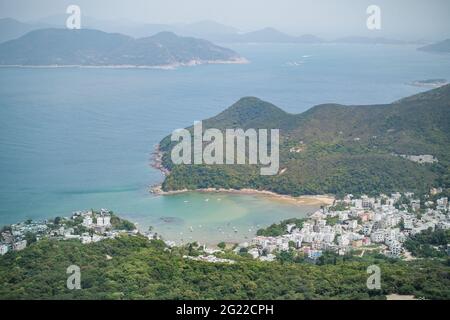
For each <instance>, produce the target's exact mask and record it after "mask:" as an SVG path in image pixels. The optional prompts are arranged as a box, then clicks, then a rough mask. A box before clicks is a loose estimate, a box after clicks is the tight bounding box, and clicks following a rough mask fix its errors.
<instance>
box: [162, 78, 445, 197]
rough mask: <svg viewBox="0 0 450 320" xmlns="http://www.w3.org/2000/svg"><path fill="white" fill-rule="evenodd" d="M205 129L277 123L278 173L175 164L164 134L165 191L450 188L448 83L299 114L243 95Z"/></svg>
mask: <svg viewBox="0 0 450 320" xmlns="http://www.w3.org/2000/svg"><path fill="white" fill-rule="evenodd" d="M206 128H219V129H225V128H243V129H247V128H255V129H257V128H267V129H269V128H279V129H280V172H279V174H278V175H275V176H261V175H260V174H259V168H258V167H257V166H256V165H232V166H230V165H209V166H208V165H176V166H174V165H173V164H172V162H171V159H170V150H171V148H172V147H173V145H174V144H173V143H171V142H170V137H166V138H165V139H163V140H162V141H161V143H160V148H161V150H162V151H163V152H164V155H163V164H164V166H165V167H166V168H168V169H169V170H171V174H170V175H169V176H167V177H166V179H165V181H164V183H163V189H164V190H179V189H184V188H188V189H196V188H219V187H223V188H236V189H239V188H255V189H261V190H262V189H264V190H271V191H275V192H278V193H282V194H291V195H302V194H323V193H332V194H338V195H340V194H344V193H354V194H361V193H369V194H373V193H380V192H385V193H388V192H393V191H408V190H409V191H426V190H428V189H429V188H430V187H432V186H443V187H447V188H448V187H449V186H450V178H449V177H450V172H449V164H450V152H449V150H450V149H449V146H450V85H447V86H444V87H441V88H438V89H434V90H431V91H428V92H425V93H421V94H417V95H414V96H411V97H408V98H405V99H401V100H399V101H396V102H394V103H391V104H385V105H366V106H345V105H337V104H325V105H318V106H315V107H313V108H311V109H310V110H308V111H306V112H304V113H302V114H297V115H294V114H289V113H286V112H284V111H283V110H281V109H280V108H278V107H276V106H274V105H272V104H270V103H268V102H265V101H262V100H260V99H258V98H254V97H247V98H242V99H240V100H239V101H238V102H236V103H235V104H234V105H232V106H231V107H229V108H228V109H226V110H225V111H223V112H222V113H220V114H218V115H217V116H215V117H213V118H210V119H207V120H205V121H203V129H204V130H205V129H206ZM189 129H192V128H189ZM402 155H403V156H418V155H430V156H433V157H434V159H437V162H434V163H418V162H415V161H412V160H410V159H406V158H405V157H403V156H402ZM282 169H285V170H282ZM281 171H283V173H282V174H281Z"/></svg>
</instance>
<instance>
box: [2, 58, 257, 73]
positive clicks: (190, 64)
mask: <svg viewBox="0 0 450 320" xmlns="http://www.w3.org/2000/svg"><path fill="white" fill-rule="evenodd" d="M247 63H250V61H249V60H247V59H246V58H243V57H239V58H235V59H230V60H190V61H188V62H176V63H171V64H164V65H154V66H153V65H128V64H122V65H64V64H63V65H57V64H52V65H26V64H24V65H22V64H11V65H6V64H5V65H0V68H38V69H53V68H83V69H157V70H175V69H177V68H180V67H194V66H199V65H206V64H247Z"/></svg>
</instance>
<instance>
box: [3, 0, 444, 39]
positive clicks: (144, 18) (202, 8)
mask: <svg viewBox="0 0 450 320" xmlns="http://www.w3.org/2000/svg"><path fill="white" fill-rule="evenodd" d="M69 4H77V5H79V6H80V7H81V11H82V15H85V16H89V17H94V18H98V19H107V20H115V19H127V20H131V21H135V22H148V23H179V22H182V23H184V22H195V21H200V20H206V19H208V20H214V21H217V22H220V23H223V24H228V25H231V26H234V27H237V28H239V29H241V30H243V31H250V30H255V29H258V28H262V27H267V26H271V27H275V28H278V29H280V30H282V31H286V32H291V33H294V34H302V33H314V34H317V35H322V36H347V35H372V36H391V37H402V38H415V39H417V38H430V39H440V38H449V37H450V19H449V13H450V1H449V0H313V1H312V0H310V1H305V0H122V1H118V0H0V16H1V17H13V18H16V19H19V20H25V21H26V20H34V19H39V18H42V17H46V16H51V15H56V14H64V13H65V9H66V7H67V6H68V5H69ZM371 4H375V5H378V6H379V7H380V8H381V18H382V25H381V26H382V29H381V31H369V30H367V28H366V19H367V14H366V8H367V7H368V6H369V5H371Z"/></svg>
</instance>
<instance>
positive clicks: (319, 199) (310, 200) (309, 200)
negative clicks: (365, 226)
mask: <svg viewBox="0 0 450 320" xmlns="http://www.w3.org/2000/svg"><path fill="white" fill-rule="evenodd" d="M150 192H151V193H153V194H156V195H163V196H168V195H175V194H181V193H187V192H200V193H231V194H246V195H261V196H265V197H267V198H271V199H273V200H281V201H289V202H293V203H296V204H299V205H332V204H333V203H334V200H335V198H334V196H333V195H305V196H298V197H294V196H289V195H284V194H278V193H275V192H272V191H267V190H256V189H239V190H238V189H224V188H219V189H215V188H206V189H195V190H189V189H182V190H174V191H163V190H162V189H161V186H156V187H153V188H152V189H151V190H150Z"/></svg>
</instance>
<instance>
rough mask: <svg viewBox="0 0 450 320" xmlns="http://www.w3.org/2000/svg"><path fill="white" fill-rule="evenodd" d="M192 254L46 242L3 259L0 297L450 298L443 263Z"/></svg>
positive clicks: (108, 243) (137, 241) (134, 242)
mask: <svg viewBox="0 0 450 320" xmlns="http://www.w3.org/2000/svg"><path fill="white" fill-rule="evenodd" d="M190 251H193V252H195V249H192V248H190V247H189V246H187V247H179V248H172V249H170V250H169V249H168V248H167V247H166V246H165V245H164V243H163V242H162V241H159V240H158V241H151V242H150V241H148V240H147V239H146V238H144V237H141V236H136V237H129V236H128V237H120V238H118V239H114V240H104V241H101V242H97V243H92V244H87V245H82V244H81V243H80V242H78V241H55V240H53V241H52V240H41V241H39V242H37V243H34V244H32V245H31V246H29V247H27V248H26V249H25V250H23V251H20V252H10V253H8V254H6V255H5V256H1V257H0V282H1V284H2V285H1V286H0V298H1V299H384V298H385V295H387V294H391V293H398V294H411V295H415V296H416V297H425V298H427V299H449V298H450V292H449V289H448V288H449V277H448V272H449V267H448V265H446V263H447V262H446V261H445V260H442V261H441V260H433V259H426V260H416V261H411V262H404V261H398V260H388V259H386V258H384V257H382V256H370V255H368V254H366V256H365V257H364V259H362V258H352V257H338V258H332V259H330V261H323V262H321V263H320V264H321V265H314V264H310V263H301V262H298V263H294V262H289V261H285V262H278V261H277V262H261V261H255V260H253V259H251V258H246V257H241V256H238V255H232V257H233V259H234V260H235V261H236V263H234V264H224V263H208V262H200V261H192V260H188V259H184V258H183V255H186V254H189V252H190ZM191 253H192V252H191ZM372 264H377V265H378V266H379V267H380V268H381V270H382V288H381V290H369V289H367V286H366V280H367V277H368V274H367V271H366V270H367V267H368V266H369V265H372ZM70 265H77V266H79V267H80V270H81V290H69V289H67V287H66V281H67V278H68V276H69V275H68V274H67V273H66V270H67V267H68V266H70ZM424 270H426V272H423V271H424Z"/></svg>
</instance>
